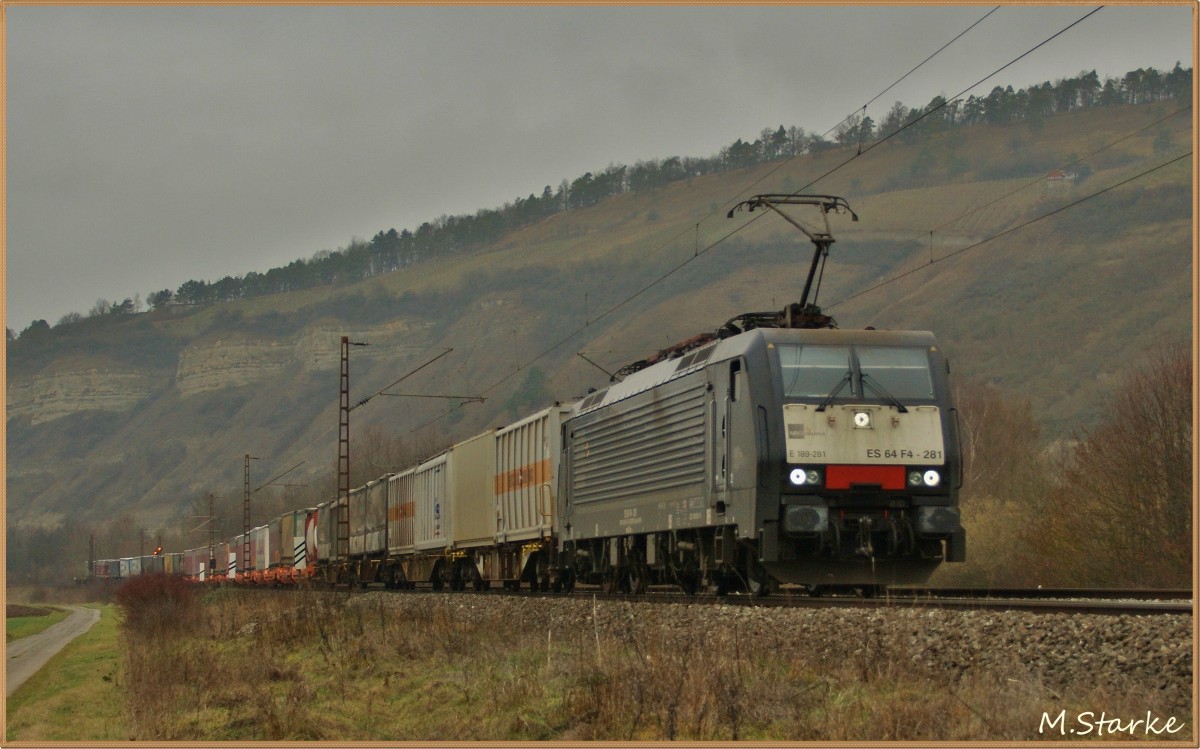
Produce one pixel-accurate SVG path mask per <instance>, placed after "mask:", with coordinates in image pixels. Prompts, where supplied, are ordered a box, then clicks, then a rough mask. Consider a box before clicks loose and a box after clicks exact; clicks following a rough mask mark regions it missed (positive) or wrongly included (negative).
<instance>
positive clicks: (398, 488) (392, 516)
mask: <svg viewBox="0 0 1200 749" xmlns="http://www.w3.org/2000/svg"><path fill="white" fill-rule="evenodd" d="M415 474H416V469H411V470H408V471H405V472H404V473H398V474H396V475H394V476H391V477H389V478H388V484H390V486H389V487H388V529H387V539H388V553H389V554H391V555H393V556H394V555H399V554H411V553H412V551H413V485H414V484H413V477H414V475H415Z"/></svg>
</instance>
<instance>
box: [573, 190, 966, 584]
mask: <svg viewBox="0 0 1200 749" xmlns="http://www.w3.org/2000/svg"><path fill="white" fill-rule="evenodd" d="M780 204H803V205H813V206H817V207H818V208H819V209H820V210H821V212H822V214H823V215H825V216H826V229H825V231H816V230H809V229H808V228H807V227H804V226H803V225H800V224H798V223H797V222H795V221H793V220H792V219H791V217H787V216H785V218H788V220H789V221H791V222H792V223H793V224H794V225H797V226H798V227H800V228H801V229H802V230H804V231H805V233H807V234H808V235H809V237H810V238H811V239H812V240H813V242H814V244H816V245H817V251H816V253H815V254H814V258H813V263H812V266H811V268H810V270H809V276H808V282H807V283H806V285H805V289H804V294H803V297H802V299H801V302H800V303H799V304H793V305H789V306H788V307H787V308H785V309H784V310H782V311H781V312H778V313H751V314H747V315H741V316H739V317H737V318H735V319H734V320H731V321H729V322H728V323H726V324H725V325H724V326H723V327H722V328H721V329H720V330H718V331H717V332H716V333H715V334H711V335H702V336H697V337H695V338H693V339H690V340H688V341H685V342H683V343H681V344H679V345H677V346H675V347H672V348H670V349H666V350H664V351H661V352H659V353H658V354H657V355H656V356H655V357H653V358H651V359H649V360H645V361H642V362H637V363H635V364H634V365H630V367H627V368H625V369H624V370H622V371H621V372H619V373H618V375H623V376H624V379H622V380H621V381H620V382H617V383H616V384H614V385H612V386H611V387H609V388H608V389H607V390H604V391H602V392H598V393H593V394H592V395H589V396H588V397H587V398H585V399H584V400H583V401H581V402H580V403H579V404H577V406H576V408H575V410H574V412H573V414H572V416H571V417H570V418H569V419H568V420H566V421H565V422H564V425H563V435H562V440H561V444H562V450H563V452H562V459H561V468H560V473H559V480H560V488H559V508H558V517H559V533H560V543H561V550H562V553H561V567H562V570H563V574H564V575H565V576H566V577H567V578H568V579H576V578H578V579H582V580H585V581H587V582H592V583H600V584H603V585H605V586H608V587H611V588H620V589H625V590H633V591H638V590H644V589H645V588H646V586H647V585H648V584H650V583H657V582H672V583H677V584H679V585H681V586H682V587H683V588H684V589H685V590H695V589H697V588H698V587H700V586H701V585H702V584H707V583H711V584H714V585H715V586H716V588H717V590H718V592H726V591H729V590H732V589H735V588H743V589H746V590H749V591H751V592H753V593H756V594H765V593H766V592H768V591H770V590H771V589H772V587H774V586H775V585H776V584H777V583H780V582H784V583H798V584H803V585H807V586H809V587H810V589H812V590H820V589H821V588H823V587H825V586H854V587H858V588H860V589H862V590H874V589H875V588H876V587H877V586H882V585H887V584H897V583H917V582H923V581H924V580H926V579H928V577H929V575H930V574H931V573H932V572H933V570H934V569H936V567H937V565H938V564H940V563H941V562H943V561H948V562H959V561H963V560H964V559H965V548H966V543H965V542H966V538H965V531H964V530H963V528H962V526H961V523H960V517H959V509H958V489H959V486H960V484H961V474H962V469H961V450H960V447H959V435H958V425H957V415H956V414H957V412H956V411H955V409H954V406H953V403H952V402H951V396H950V388H949V383H948V374H949V365H948V363H947V361H946V359H945V358H944V356H943V355H942V353H941V351H940V350H939V348H938V345H937V342H936V340H935V339H934V336H933V335H932V334H931V333H928V332H911V331H905V332H896V331H882V330H871V329H868V330H860V331H845V330H837V329H835V328H834V324H833V321H832V319H831V318H829V317H828V316H826V315H823V314H822V313H821V311H820V309H819V308H818V307H816V305H815V304H809V303H808V294H809V291H810V288H811V287H812V286H813V281H814V276H815V275H816V272H817V270H818V268H819V267H820V268H821V269H822V270H823V260H824V257H825V256H826V255H827V254H828V248H829V245H830V244H831V243H832V242H833V239H832V235H831V234H830V233H829V231H828V217H827V214H828V213H829V212H840V211H842V210H845V211H849V207H848V206H846V204H845V201H843V200H842V199H840V198H835V197H832V196H758V197H756V198H754V199H752V200H751V201H747V203H746V205H748V206H749V207H750V208H751V210H753V209H754V208H756V207H768V208H771V209H773V210H776V211H778V207H777V206H778V205H780ZM731 215H732V212H731ZM818 283H819V281H818ZM814 298H815V295H814ZM614 379H615V378H614Z"/></svg>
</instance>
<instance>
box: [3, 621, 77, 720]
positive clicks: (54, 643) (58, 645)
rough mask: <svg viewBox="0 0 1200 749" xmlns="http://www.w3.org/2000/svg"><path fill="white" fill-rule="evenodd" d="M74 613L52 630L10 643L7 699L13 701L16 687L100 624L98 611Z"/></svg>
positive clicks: (6, 688) (6, 687) (6, 686)
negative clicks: (70, 643) (96, 624)
mask: <svg viewBox="0 0 1200 749" xmlns="http://www.w3.org/2000/svg"><path fill="white" fill-rule="evenodd" d="M68 608H70V609H71V613H70V615H69V616H67V618H66V619H63V620H62V621H61V622H59V623H58V624H55V625H54V626H53V627H49V628H48V629H45V630H43V631H41V632H38V633H37V634H36V635H30V636H29V637H22V638H21V639H19V640H14V641H13V642H10V643H8V648H7V649H8V661H7V663H6V667H5V693H4V696H5V697H11V696H12V693H13V692H15V691H17V687H19V686H21V685H22V684H24V683H25V680H26V679H28V678H29V677H30V676H33V675H34V674H35V673H37V670H38V669H39V668H41V667H42V666H44V665H46V661H48V660H50V659H51V658H52V657H54V654H55V653H57V652H58V651H60V650H62V649H63V648H64V647H65V646H66V644H67V643H68V642H70V641H71V640H74V639H75V638H76V637H78V636H79V635H81V634H83V633H84V632H87V631H88V630H89V629H91V628H92V625H93V624H95V623H96V622H98V621H100V611H99V610H98V609H85V608H83V607H81V606H70V607H68Z"/></svg>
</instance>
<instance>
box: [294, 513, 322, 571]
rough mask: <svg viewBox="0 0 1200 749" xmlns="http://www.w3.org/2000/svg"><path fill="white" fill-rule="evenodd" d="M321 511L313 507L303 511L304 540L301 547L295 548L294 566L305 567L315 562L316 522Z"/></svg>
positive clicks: (313, 564)
mask: <svg viewBox="0 0 1200 749" xmlns="http://www.w3.org/2000/svg"><path fill="white" fill-rule="evenodd" d="M320 513H321V511H320V510H319V509H318V508H316V507H313V508H311V509H309V510H305V511H304V536H303V538H304V541H303V547H302V548H300V547H298V548H297V549H296V550H295V558H296V566H297V567H299V568H301V569H307V568H308V567H310V566H313V567H315V566H316V563H317V523H318V521H319V519H320Z"/></svg>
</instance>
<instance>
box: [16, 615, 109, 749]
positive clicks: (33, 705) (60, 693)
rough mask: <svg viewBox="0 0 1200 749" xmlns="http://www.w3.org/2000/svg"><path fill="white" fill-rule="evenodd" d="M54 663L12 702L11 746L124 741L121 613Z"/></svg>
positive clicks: (69, 647) (78, 640)
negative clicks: (22, 743)
mask: <svg viewBox="0 0 1200 749" xmlns="http://www.w3.org/2000/svg"><path fill="white" fill-rule="evenodd" d="M99 608H100V621H99V622H97V623H96V624H95V625H94V626H93V627H92V628H91V629H90V630H88V631H87V632H86V633H85V634H83V635H81V636H79V637H78V638H76V639H75V640H74V641H73V642H71V643H70V644H69V645H67V646H66V647H65V648H63V650H62V651H61V652H59V653H58V654H57V655H56V656H54V657H53V658H52V659H50V662H49V663H47V664H46V665H45V666H44V667H43V668H42V669H41V670H40V671H38V672H37V673H36V674H34V675H33V676H32V677H30V679H29V681H27V682H25V683H24V684H22V685H21V687H20V688H19V689H17V691H16V692H15V693H14V694H13V695H12V697H10V698H8V703H7V725H6V727H5V740H6V741H124V740H126V739H128V738H129V732H128V730H127V728H126V726H127V723H126V720H125V702H124V685H123V683H122V679H121V671H120V665H119V662H120V655H119V646H118V632H119V630H118V626H117V616H116V611H115V610H114V609H113V607H112V606H102V607H99Z"/></svg>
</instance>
